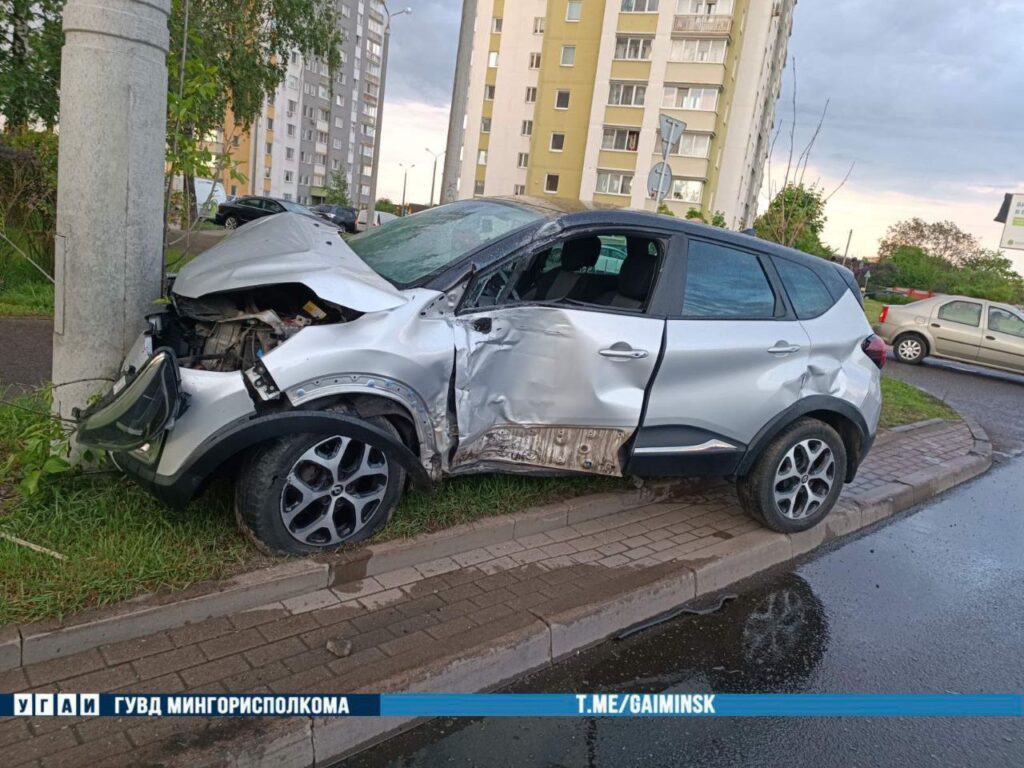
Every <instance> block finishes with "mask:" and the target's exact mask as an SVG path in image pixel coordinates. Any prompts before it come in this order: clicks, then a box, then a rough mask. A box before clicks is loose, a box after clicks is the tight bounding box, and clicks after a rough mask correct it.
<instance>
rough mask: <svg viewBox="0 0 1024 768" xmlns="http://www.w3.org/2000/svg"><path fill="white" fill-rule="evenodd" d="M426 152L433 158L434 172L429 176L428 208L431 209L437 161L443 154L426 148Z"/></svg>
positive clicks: (435, 182) (435, 183)
mask: <svg viewBox="0 0 1024 768" xmlns="http://www.w3.org/2000/svg"><path fill="white" fill-rule="evenodd" d="M427 152H429V153H430V154H431V155H432V156H433V158H434V172H433V173H432V174H431V175H430V207H431V208H433V207H434V192H435V191H436V190H435V187H436V185H437V161H438V160H440V159H441V157H442V156H443V155H444V152H435V151H434V150H432V149H431V148H430V147H427Z"/></svg>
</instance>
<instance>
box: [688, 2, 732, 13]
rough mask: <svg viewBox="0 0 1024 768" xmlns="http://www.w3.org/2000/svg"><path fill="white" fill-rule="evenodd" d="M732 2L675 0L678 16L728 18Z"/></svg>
mask: <svg viewBox="0 0 1024 768" xmlns="http://www.w3.org/2000/svg"><path fill="white" fill-rule="evenodd" d="M732 2H733V0H676V15H678V16H729V15H731V14H732Z"/></svg>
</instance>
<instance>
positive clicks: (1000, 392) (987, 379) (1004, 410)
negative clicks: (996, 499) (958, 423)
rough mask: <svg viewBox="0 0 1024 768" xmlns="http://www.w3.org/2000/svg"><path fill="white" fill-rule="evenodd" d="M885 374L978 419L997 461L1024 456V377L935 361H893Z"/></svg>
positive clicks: (931, 359) (891, 360)
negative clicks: (911, 363)
mask: <svg viewBox="0 0 1024 768" xmlns="http://www.w3.org/2000/svg"><path fill="white" fill-rule="evenodd" d="M885 373H886V375H887V376H892V377H894V378H897V379H903V380H904V381H906V382H909V383H910V384H913V385H914V386H917V387H920V388H921V389H923V390H925V391H926V392H930V393H931V394H933V395H935V396H936V397H938V398H940V399H942V400H945V401H946V402H948V403H949V404H950V405H952V406H953V407H954V408H956V409H957V410H958V411H960V412H961V413H966V414H969V415H971V416H973V417H974V418H976V419H978V421H980V422H981V425H982V426H983V427H984V428H985V431H986V432H988V435H989V437H990V438H991V439H992V443H993V448H994V450H995V459H996V461H1000V460H1002V459H1005V458H1007V457H1012V456H1019V455H1021V454H1024V376H1021V375H1018V374H1013V373H1003V372H1002V371H995V370H991V369H988V368H979V367H975V366H970V365H962V364H960V363H954V362H952V361H946V360H936V359H934V358H929V359H926V360H925V361H924V362H923V363H922V364H921V365H904V364H902V363H897V362H895V361H894V360H893V359H892V358H890V359H889V363H888V365H886V367H885Z"/></svg>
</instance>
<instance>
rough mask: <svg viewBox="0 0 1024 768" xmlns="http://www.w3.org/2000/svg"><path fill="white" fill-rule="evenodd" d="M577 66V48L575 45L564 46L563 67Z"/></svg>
mask: <svg viewBox="0 0 1024 768" xmlns="http://www.w3.org/2000/svg"><path fill="white" fill-rule="evenodd" d="M575 64H576V46H575V45H563V46H562V66H563V67H571V66H574V65H575Z"/></svg>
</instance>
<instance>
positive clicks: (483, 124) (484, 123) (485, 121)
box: [480, 117, 491, 133]
mask: <svg viewBox="0 0 1024 768" xmlns="http://www.w3.org/2000/svg"><path fill="white" fill-rule="evenodd" d="M490 132H491V118H489V117H481V118H480V133H490Z"/></svg>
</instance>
